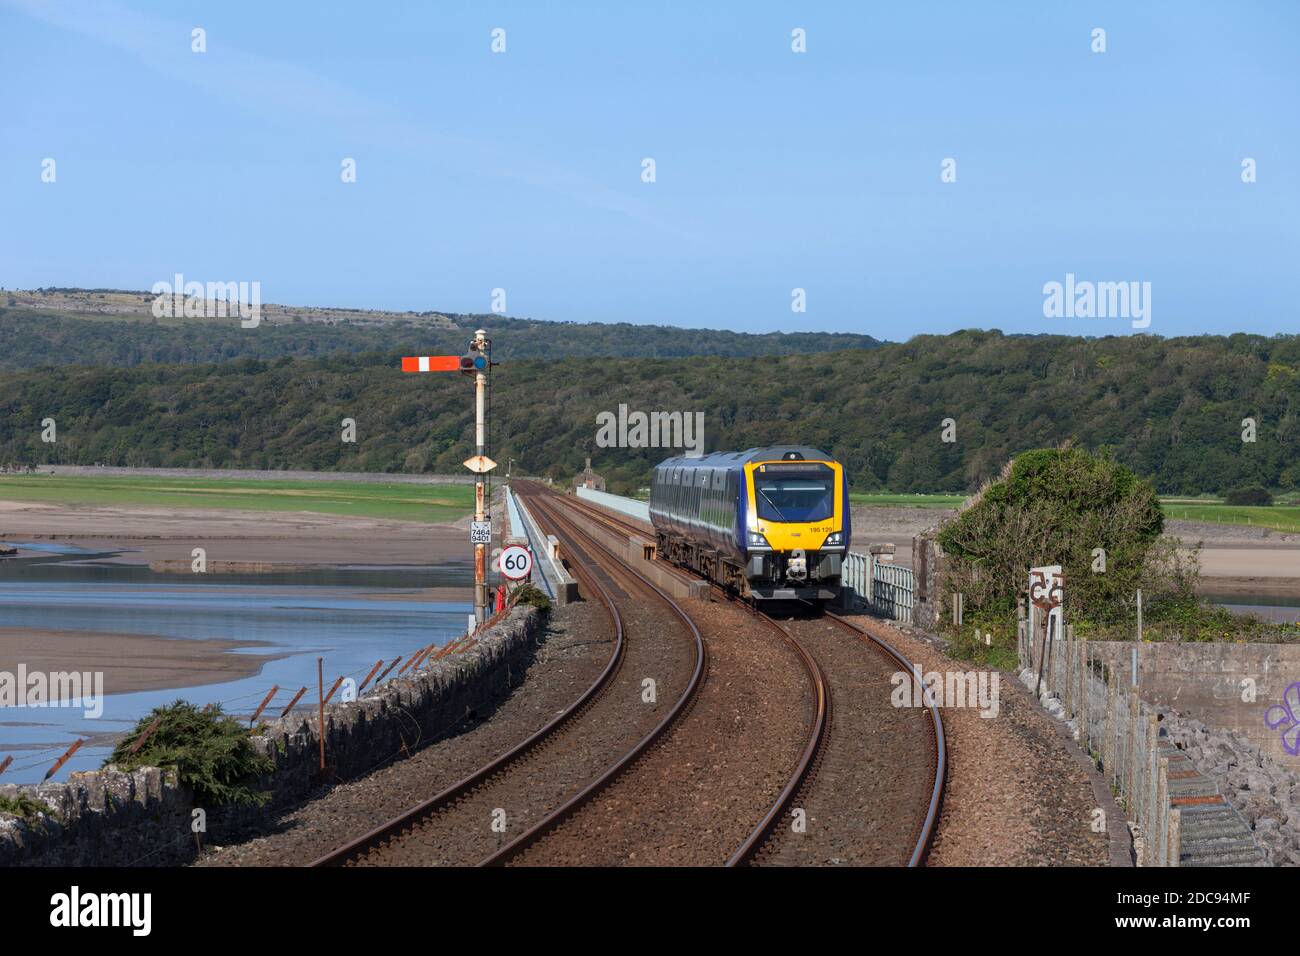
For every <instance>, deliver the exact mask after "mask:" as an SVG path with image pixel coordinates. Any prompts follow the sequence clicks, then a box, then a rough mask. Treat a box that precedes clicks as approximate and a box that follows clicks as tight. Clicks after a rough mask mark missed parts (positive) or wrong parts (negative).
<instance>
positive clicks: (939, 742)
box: [566, 499, 947, 866]
mask: <svg viewBox="0 0 1300 956" xmlns="http://www.w3.org/2000/svg"><path fill="white" fill-rule="evenodd" d="M566 500H567V499H566ZM573 503H574V504H576V505H577V506H578V507H579V508H580V509H581V510H582V511H583V512H585V513H587V514H589V515H591V516H592V517H594V518H597V519H601V520H603V521H604V522H605V523H606V524H607V525H612V526H617V527H621V528H623V529H624V530H626V531H629V532H632V533H634V534H638V535H642V534H643V531H642V529H640V528H638V527H636V526H635V525H632V524H630V523H629V522H628V521H627V520H625V519H623V518H620V517H618V516H615V515H613V514H611V513H610V512H609V511H607V510H605V509H603V508H598V507H596V506H594V505H592V504H591V503H590V502H586V501H583V500H582V499H575V500H574V502H573ZM665 563H667V562H665ZM669 567H672V568H674V569H677V570H680V571H682V572H683V574H684V575H685V576H689V577H692V578H694V576H693V575H689V572H686V571H685V569H681V568H678V567H677V565H673V564H669ZM710 583H711V585H712V588H713V591H714V592H715V593H717V594H719V595H720V596H722V597H723V598H724V599H726V600H728V601H732V602H734V603H736V604H738V605H740V606H741V607H744V608H746V609H748V610H750V611H752V612H753V613H754V615H755V616H756V617H759V618H761V619H763V620H764V621H766V622H767V623H769V624H770V625H772V626H774V627H775V628H777V629H778V630H779V631H780V632H781V633H782V636H783V637H784V638H785V639H786V640H787V641H788V642H789V643H790V645H791V646H792V647H793V648H795V650H796V651H797V653H798V654H799V657H800V660H801V662H802V663H803V665H804V668H805V670H806V671H807V673H808V675H809V678H810V680H811V681H812V683H813V686H814V693H815V695H816V714H815V717H814V720H813V725H812V728H811V730H810V733H809V738H808V743H807V744H806V745H805V747H804V750H803V753H802V754H801V755H800V758H799V762H798V764H797V765H796V767H795V770H794V773H793V774H792V776H791V778H790V780H789V782H788V783H787V784H786V786H785V787H784V789H782V791H781V795H780V796H779V797H778V798H777V800H776V802H775V803H774V804H773V805H772V808H771V809H770V810H769V811H768V813H767V814H766V815H765V816H764V817H763V819H762V820H761V821H760V822H759V824H758V826H757V827H755V829H754V830H753V832H751V833H750V835H749V837H748V838H747V839H746V840H745V842H744V843H743V844H741V846H740V848H739V849H738V850H737V851H736V852H735V853H734V854H733V855H732V857H731V858H730V859H729V860H728V861H727V865H728V866H737V865H740V864H742V863H745V862H747V861H748V860H749V859H752V857H753V855H754V854H755V853H756V852H757V851H758V849H759V848H760V847H761V846H762V844H763V842H764V841H765V840H766V838H767V837H768V836H769V835H770V833H771V831H772V830H773V829H774V828H775V825H776V822H777V820H779V819H780V818H781V816H782V815H783V813H784V811H785V810H786V809H787V808H788V806H789V803H790V801H791V800H792V799H793V798H794V796H795V794H796V793H797V792H798V790H799V788H800V786H802V785H803V783H804V782H805V780H806V779H807V777H808V774H809V771H810V769H811V767H812V765H813V763H814V761H815V759H816V756H817V753H818V751H819V749H820V748H821V746H822V745H823V744H824V743H825V741H826V739H827V737H828V736H829V735H828V733H827V730H828V726H829V716H830V708H831V698H830V688H829V686H827V685H826V682H825V677H824V676H823V675H822V672H821V668H820V666H819V665H818V664H817V662H816V660H815V659H814V658H813V656H812V655H811V654H810V653H809V652H808V650H807V649H806V648H805V647H804V646H803V645H802V643H800V641H799V640H798V638H796V637H794V635H793V634H791V633H790V632H789V630H788V629H786V628H785V627H783V626H782V625H781V624H780V623H779V622H778V621H776V620H775V619H773V618H772V617H770V616H769V615H767V614H764V613H763V612H762V611H760V610H758V609H757V608H756V607H753V606H752V605H751V604H750V603H749V602H747V601H744V600H742V599H741V598H740V597H738V596H737V595H735V594H732V593H731V592H730V591H728V590H727V589H726V588H723V587H721V586H720V585H718V584H717V583H715V582H710ZM826 616H827V617H828V618H829V619H830V620H833V621H834V622H835V623H836V624H837V625H839V626H841V627H843V628H846V629H847V630H849V631H852V632H853V633H855V634H856V635H857V636H858V637H861V638H863V639H865V641H866V642H867V643H868V645H870V646H872V647H875V648H876V649H878V650H879V651H880V652H881V653H883V654H885V655H886V656H888V657H889V658H891V659H892V660H893V661H894V662H895V663H897V664H898V665H899V666H900V667H902V668H903V669H904V670H906V671H907V672H908V673H909V674H913V675H915V674H916V668H915V666H914V665H913V664H912V662H911V661H909V660H908V659H907V658H906V657H905V656H904V655H903V654H902V653H901V652H900V651H898V650H897V649H896V648H895V647H894V646H893V645H891V644H890V643H889V642H888V641H886V640H884V639H883V638H881V637H879V636H877V635H875V634H872V633H871V632H870V631H868V630H866V629H865V628H863V627H861V626H859V625H857V624H854V623H852V622H850V621H847V620H845V619H844V618H843V617H841V616H839V615H837V614H834V613H832V612H826ZM914 679H915V678H914ZM918 683H919V682H918ZM920 689H921V692H922V699H923V700H925V702H926V704H927V708H928V711H929V714H930V726H931V735H932V736H931V743H932V744H933V747H934V751H935V774H934V783H933V785H932V787H931V791H930V799H929V802H928V804H927V808H926V814H925V819H924V821H923V823H922V825H921V833H920V836H919V837H918V839H917V841H916V844H915V846H914V847H913V849H912V853H911V856H910V857H909V860H908V866H919V865H920V864H921V863H922V862H923V861H924V860H925V855H926V853H928V852H929V848H930V843H931V842H932V840H933V838H934V829H935V826H936V825H937V823H938V818H939V812H940V809H941V807H942V804H943V790H944V783H945V780H946V778H947V748H946V741H945V739H944V732H943V718H942V716H941V715H940V713H939V708H938V707H937V706H936V705H935V702H934V699H933V695H931V694H930V693H929V692H928V691H927V690H926V689H925V687H924V685H923V684H921V685H920Z"/></svg>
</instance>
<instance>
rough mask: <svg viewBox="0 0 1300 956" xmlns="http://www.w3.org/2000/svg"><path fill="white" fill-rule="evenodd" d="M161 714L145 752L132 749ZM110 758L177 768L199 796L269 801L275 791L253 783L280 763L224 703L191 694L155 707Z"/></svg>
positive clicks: (215, 800) (122, 764)
mask: <svg viewBox="0 0 1300 956" xmlns="http://www.w3.org/2000/svg"><path fill="white" fill-rule="evenodd" d="M156 717H161V718H162V722H161V723H160V724H159V725H158V729H157V730H156V731H154V733H153V735H152V736H150V737H149V739H148V740H146V741H145V744H144V746H143V747H141V748H140V750H139V752H137V753H135V754H129V753H127V751H128V750H129V749H130V747H131V746H132V745H133V744H134V742H135V740H136V738H137V737H138V736H139V735H140V734H141V733H143V732H144V730H145V728H147V727H148V726H149V724H151V723H152V722H153V720H154V718H156ZM104 763H105V766H107V765H108V764H114V765H116V766H117V767H118V768H119V769H121V770H134V769H136V768H137V767H166V768H172V769H175V770H176V774H177V777H178V778H179V780H180V782H181V783H183V784H185V785H186V786H188V787H190V788H192V789H193V790H194V796H195V798H196V799H197V800H199V801H200V802H202V803H209V804H225V803H241V804H263V803H265V802H266V801H267V800H268V799H269V798H270V793H269V792H263V791H257V790H255V789H253V784H254V783H255V782H256V780H257V778H258V777H259V776H261V775H263V774H266V773H269V772H270V771H271V770H272V768H273V767H274V766H275V764H274V762H273V761H272V760H271V758H270V757H268V756H266V755H265V754H260V753H258V752H257V751H256V750H255V749H254V748H253V743H252V741H251V740H250V739H249V735H248V730H246V729H245V728H244V726H243V725H242V724H241V723H240V722H239V721H237V720H235V719H234V718H232V717H229V716H227V715H226V714H224V713H222V710H221V707H220V706H216V707H212V708H210V709H203V710H200V709H199V708H198V707H197V706H195V705H194V704H191V703H190V702H189V701H185V700H177V701H175V702H174V703H172V704H169V705H167V706H165V707H155V708H154V710H153V711H152V712H151V713H149V714H148V715H146V716H144V717H142V718H140V721H139V723H137V724H136V725H135V729H134V730H133V731H132V732H131V733H130V734H128V735H127V737H126V739H125V740H123V741H122V742H121V743H119V744H118V745H117V747H116V748H114V750H113V753H112V754H110V755H109V758H108V759H107V760H106V761H105V762H104Z"/></svg>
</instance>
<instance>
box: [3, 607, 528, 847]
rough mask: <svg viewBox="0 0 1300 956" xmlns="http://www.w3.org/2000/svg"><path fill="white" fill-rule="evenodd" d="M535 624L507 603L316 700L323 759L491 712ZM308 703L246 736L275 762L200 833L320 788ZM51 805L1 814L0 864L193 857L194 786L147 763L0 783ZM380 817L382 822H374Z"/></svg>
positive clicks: (420, 738) (358, 770) (379, 756)
mask: <svg viewBox="0 0 1300 956" xmlns="http://www.w3.org/2000/svg"><path fill="white" fill-rule="evenodd" d="M543 630H544V620H543V617H542V615H541V613H540V612H539V611H538V610H537V609H536V608H531V607H527V608H516V609H515V610H513V611H511V612H510V614H509V616H507V617H506V618H505V619H503V620H502V621H500V622H499V623H497V624H495V625H493V626H492V627H490V628H488V629H487V630H485V631H484V632H483V633H482V634H481V635H480V636H479V639H478V642H477V643H476V644H475V645H474V646H473V647H471V648H470V649H469V650H467V651H465V652H463V653H459V654H455V655H452V656H450V657H448V658H446V659H444V660H441V661H435V662H432V663H430V664H427V665H425V666H424V667H422V668H421V669H420V670H419V671H418V672H412V673H409V674H406V675H403V676H401V677H397V678H394V679H392V680H389V681H387V682H385V683H384V684H383V685H382V686H381V687H379V688H377V689H375V690H373V691H369V692H367V693H366V694H365V695H363V696H362V697H361V698H360V699H359V700H356V701H352V702H349V703H341V704H331V705H329V706H327V707H326V708H325V754H326V762H327V764H328V765H329V767H330V768H331V770H332V772H333V774H334V775H335V776H336V777H337V778H338V779H348V778H351V777H356V776H360V775H362V774H364V773H366V772H367V771H369V770H372V769H374V768H375V767H377V766H379V765H381V764H383V763H385V762H387V761H389V760H391V759H392V758H394V757H396V756H398V755H400V754H401V753H402V751H403V749H404V748H405V749H407V750H411V749H414V748H415V747H418V746H420V745H421V744H423V743H427V742H428V741H429V740H431V739H433V738H435V737H437V736H439V735H441V734H443V733H446V732H447V731H449V730H451V729H452V728H453V727H454V726H455V725H456V724H457V723H459V722H460V721H461V720H463V719H464V718H465V717H466V716H473V714H474V712H476V711H478V712H482V711H484V710H486V709H490V708H492V707H494V706H495V705H496V704H498V703H499V702H500V701H501V700H503V699H504V698H505V697H506V695H507V694H508V693H509V692H510V690H511V689H512V688H513V687H514V686H515V685H517V684H518V683H519V682H520V681H521V680H522V679H523V674H524V671H525V670H526V669H527V667H528V664H529V663H530V661H531V659H532V654H533V651H534V649H535V647H536V645H537V643H538V641H539V640H540V638H541V636H542V633H543ZM319 723H320V722H319V719H318V717H317V714H316V709H315V708H311V712H310V713H309V714H303V713H295V714H291V715H290V716H289V717H286V718H283V719H280V720H275V721H271V722H269V723H268V724H267V726H266V732H265V734H264V735H262V736H258V737H254V738H252V739H253V743H254V746H256V747H257V748H258V749H259V750H261V751H262V752H263V753H265V754H267V755H269V756H270V757H271V758H272V759H273V760H274V761H275V769H274V770H273V771H272V772H271V773H270V774H269V775H268V776H267V777H266V778H265V779H264V780H263V782H262V784H261V789H264V790H270V791H271V793H272V796H271V800H270V802H269V803H268V804H267V805H266V806H264V807H259V808H230V809H225V810H222V809H220V808H201V809H204V810H205V812H206V814H207V828H208V832H211V833H219V834H221V837H222V839H223V841H224V840H226V839H228V838H229V837H231V836H232V835H234V834H235V833H237V832H238V830H239V829H240V828H241V827H244V826H246V825H248V824H250V823H253V822H256V821H259V820H263V819H264V818H265V817H266V816H267V815H268V814H269V813H273V812H274V811H275V810H276V809H277V808H281V807H285V806H290V805H293V804H295V803H299V802H301V801H302V800H303V799H304V798H305V797H307V796H308V795H309V794H311V793H312V791H313V790H314V789H315V788H316V787H317V786H318V785H319V780H318V777H319V774H318V771H319V762H320V737H319ZM20 794H26V795H27V796H29V797H31V798H33V799H35V800H39V801H41V802H42V803H44V804H45V805H46V806H49V807H51V808H52V809H53V810H54V811H55V816H54V817H53V818H49V817H45V816H44V815H41V816H40V817H39V818H38V819H36V820H22V819H19V818H18V817H15V816H13V815H10V814H5V813H0V866H13V865H56V866H165V865H176V864H179V863H183V862H186V861H188V860H189V859H191V858H192V857H193V856H194V855H195V852H196V849H197V845H198V844H197V838H196V837H195V835H194V834H193V832H192V827H191V821H192V820H193V817H194V811H195V809H196V806H195V803H194V798H193V794H192V793H191V792H190V791H189V789H188V788H186V787H183V786H180V785H179V784H178V783H177V782H176V779H175V776H174V774H172V773H164V772H163V771H161V770H159V769H157V768H154V767H143V768H141V769H139V770H135V771H132V772H130V773H125V772H122V771H118V770H113V769H106V770H96V771H90V772H85V773H74V774H71V775H70V776H69V778H68V781H67V782H66V783H49V784H40V785H37V786H19V785H14V784H10V785H7V786H0V796H6V797H10V798H13V797H16V796H18V795H20ZM376 822H379V821H376Z"/></svg>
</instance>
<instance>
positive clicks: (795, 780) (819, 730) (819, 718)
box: [714, 585, 831, 866]
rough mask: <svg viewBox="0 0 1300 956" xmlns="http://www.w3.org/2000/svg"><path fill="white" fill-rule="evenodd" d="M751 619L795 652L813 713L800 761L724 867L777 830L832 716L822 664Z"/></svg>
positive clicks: (788, 637) (781, 628)
mask: <svg viewBox="0 0 1300 956" xmlns="http://www.w3.org/2000/svg"><path fill="white" fill-rule="evenodd" d="M714 588H715V589H716V590H717V591H718V592H719V593H721V594H723V595H725V596H726V599H727V600H728V601H732V602H734V603H736V604H739V605H740V606H742V607H745V608H749V605H748V604H746V603H745V602H743V601H741V600H740V599H739V598H737V597H735V596H734V595H732V594H729V593H728V592H727V591H726V590H725V589H724V588H720V587H718V586H717V585H714ZM750 610H752V611H753V613H754V616H755V617H757V618H760V619H761V620H763V621H765V622H766V623H767V624H768V625H769V626H771V627H772V628H774V629H775V630H776V631H777V632H778V633H779V634H780V635H781V636H782V637H783V638H784V639H785V641H786V643H787V644H789V645H790V647H791V648H793V649H794V651H795V653H796V654H797V655H798V657H799V660H800V662H801V663H802V664H803V666H804V670H805V672H806V673H807V674H808V679H809V681H810V682H811V683H812V687H813V696H814V711H813V719H812V726H811V727H810V728H809V732H808V741H807V743H805V744H804V748H803V752H802V753H801V754H800V755H799V760H798V762H797V763H796V764H795V768H794V770H793V772H792V773H791V774H790V778H789V780H788V781H787V782H786V785H785V786H784V787H783V788H782V790H781V793H780V795H778V796H777V798H776V801H775V802H774V803H773V804H772V806H771V808H770V809H769V810H768V811H767V813H766V814H764V816H763V819H762V820H760V821H759V822H758V825H757V826H756V827H754V829H753V830H752V831H750V834H749V836H747V837H746V838H745V841H744V842H743V843H741V845H740V848H739V849H737V850H736V852H735V853H733V854H731V856H730V857H729V858H728V860H727V866H740V865H742V864H744V863H747V862H749V860H750V859H752V858H753V856H754V854H755V853H757V852H758V849H759V847H761V846H762V845H763V843H764V842H765V841H766V840H767V838H768V836H770V835H771V833H772V832H773V831H774V830H775V829H776V826H777V823H778V821H779V820H780V819H781V817H783V816H784V815H785V812H786V810H788V809H789V807H790V802H791V801H792V800H793V799H794V797H795V794H796V793H798V792H799V788H800V787H802V786H803V784H804V782H805V781H806V780H807V779H808V774H809V771H810V770H811V769H812V765H813V761H814V760H815V759H816V758H817V754H818V753H819V752H820V750H821V748H822V746H823V744H824V743H825V741H826V740H827V738H828V737H829V730H830V716H831V688H830V684H829V683H827V681H826V675H825V674H823V673H822V669H821V665H819V664H818V663H817V660H816V658H814V657H813V656H812V654H810V653H809V652H808V649H807V648H806V647H804V646H803V643H802V642H801V641H800V640H799V639H798V638H796V637H795V636H794V635H793V634H792V633H790V629H789V628H787V627H786V626H785V625H783V624H781V623H780V622H779V621H777V620H776V619H775V618H772V617H769V616H768V615H766V614H764V613H763V612H762V611H759V610H758V609H757V608H751V609H750Z"/></svg>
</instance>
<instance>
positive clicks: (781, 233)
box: [0, 0, 1300, 340]
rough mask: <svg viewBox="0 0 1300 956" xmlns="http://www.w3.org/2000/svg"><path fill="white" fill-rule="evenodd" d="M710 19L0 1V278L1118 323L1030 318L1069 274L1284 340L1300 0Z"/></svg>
mask: <svg viewBox="0 0 1300 956" xmlns="http://www.w3.org/2000/svg"><path fill="white" fill-rule="evenodd" d="M386 7H391V8H390V9H386ZM560 7H563V11H560V10H559V9H558V8H560ZM624 7H625V8H624ZM700 7H701V5H698V4H693V3H678V2H672V0H666V2H661V3H656V4H639V5H635V6H633V5H630V4H629V5H622V4H619V5H615V4H609V3H597V2H591V3H564V4H561V3H555V4H550V3H548V4H538V3H518V4H512V3H478V4H471V3H438V4H416V3H410V4H401V3H394V4H391V5H384V4H357V3H312V4H267V3H245V2H229V0H224V2H220V3H216V2H169V3H140V2H118V3H113V2H105V3H97V2H77V0H72V2H66V3H57V4H44V3H39V2H34V0H32V2H28V0H0V49H2V50H3V55H0V129H2V130H3V134H2V135H0V218H2V219H3V221H4V228H3V229H0V285H4V286H6V287H9V288H14V287H18V288H34V287H37V286H51V285H57V286H92V287H93V286H105V287H114V288H136V289H147V288H149V287H150V286H151V285H152V284H153V283H154V282H156V281H158V280H161V279H170V278H171V277H172V275H173V274H174V273H177V272H181V273H183V274H184V275H185V276H186V278H187V279H197V280H200V281H209V280H211V281H227V280H244V281H254V280H256V281H259V282H260V283H261V285H262V298H263V300H264V301H272V302H283V303H289V304H303V305H307V304H311V305H334V306H352V307H363V308H387V309H399V310H405V309H412V310H426V309H442V310H450V311H458V312H481V311H487V310H488V309H489V307H490V295H491V291H492V289H494V288H498V287H499V288H504V289H505V290H506V294H507V311H508V312H509V314H511V315H518V316H532V317H534V318H542V319H556V320H575V321H630V322H662V323H668V324H674V325H686V326H708V327H718V328H731V329H737V330H741V331H770V330H778V329H779V330H787V331H788V330H797V329H806V330H834V331H850V332H861V333H867V334H870V335H874V336H877V337H879V338H886V339H893V340H899V339H905V338H907V337H908V336H910V335H913V334H916V333H920V332H947V331H951V330H954V329H959V328H970V327H982V328H1001V329H1003V330H1005V331H1021V332H1068V333H1077V334H1089V335H1108V334H1128V333H1129V332H1130V331H1131V329H1130V323H1129V322H1128V321H1127V320H1125V319H1115V318H1109V319H1065V318H1062V319H1047V318H1045V317H1044V315H1043V291H1042V287H1043V284H1044V283H1046V282H1049V281H1053V280H1055V281H1064V277H1065V275H1066V273H1067V272H1071V273H1074V274H1075V275H1076V276H1077V277H1078V278H1079V279H1081V280H1082V279H1089V280H1094V281H1140V282H1141V281H1146V282H1150V283H1151V288H1152V301H1151V317H1152V323H1151V326H1150V328H1149V331H1150V332H1152V333H1156V334H1161V335H1178V334H1189V333H1197V332H1233V331H1251V332H1261V333H1273V332H1300V315H1298V314H1297V301H1298V300H1297V295H1296V291H1295V283H1296V280H1297V276H1298V275H1300V272H1298V270H1297V268H1296V267H1297V259H1298V257H1300V225H1298V222H1300V217H1298V215H1297V213H1298V212H1300V187H1298V186H1297V182H1298V181H1300V154H1298V147H1300V56H1298V55H1297V54H1296V49H1297V47H1298V46H1300V5H1298V4H1294V3H1283V2H1276V3H1249V4H1234V3H1227V2H1224V3H1218V4H1208V3H1191V2H1179V3H1153V2H1147V3H1141V4H1134V3H1113V4H1111V3H1092V4H1085V3H1067V2H1053V3H1040V2H1025V3H996V4H994V3H988V4H982V5H977V4H973V3H960V2H952V3H920V2H918V3H902V4H865V3H810V4H794V3H744V4H741V3H734V4H727V5H722V4H718V5H712V6H710V8H709V9H707V10H706V9H701V8H700ZM981 7H984V8H986V9H981ZM196 26H200V27H202V28H204V29H205V30H206V33H207V47H208V50H207V52H206V53H204V54H195V53H192V52H191V50H190V45H191V39H190V37H191V29H192V28H193V27H196ZM495 27H501V28H504V29H505V31H506V44H507V48H506V52H505V53H504V54H494V53H492V52H491V49H490V44H491V35H490V33H491V31H492V29H493V28H495ZM795 27H801V28H803V29H805V30H806V31H807V47H808V51H807V52H806V53H803V54H796V53H793V52H791V49H790V44H791V39H790V33H791V30H792V29H793V28H795ZM1095 27H1102V28H1104V29H1105V30H1106V45H1107V49H1106V52H1105V53H1102V54H1096V53H1093V52H1092V50H1091V44H1092V40H1091V32H1092V30H1093V29H1094V28H1095ZM47 157H49V158H54V159H55V161H56V163H57V181H56V182H55V183H52V184H51V183H43V182H41V163H42V160H43V159H45V158H47ZM344 157H353V158H355V160H356V162H357V182H356V183H352V184H344V183H342V182H341V181H340V163H341V161H342V160H343V158H344ZM645 157H652V158H653V159H654V160H655V162H656V166H657V169H656V173H657V181H656V182H654V183H652V184H647V183H643V182H642V181H641V161H642V159H643V158H645ZM947 157H951V158H953V159H955V160H956V162H957V181H956V182H955V183H943V182H941V181H940V164H941V162H942V161H943V160H944V159H945V158H947ZM1245 157H1251V158H1254V159H1255V160H1256V162H1257V164H1258V165H1257V168H1258V181H1257V182H1255V183H1253V184H1249V185H1247V184H1244V183H1242V181H1241V162H1242V160H1243V158H1245ZM796 287H800V288H804V289H806V291H807V311H806V312H805V313H803V314H795V313H793V312H792V311H791V308H790V303H791V290H792V289H793V288H796Z"/></svg>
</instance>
